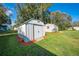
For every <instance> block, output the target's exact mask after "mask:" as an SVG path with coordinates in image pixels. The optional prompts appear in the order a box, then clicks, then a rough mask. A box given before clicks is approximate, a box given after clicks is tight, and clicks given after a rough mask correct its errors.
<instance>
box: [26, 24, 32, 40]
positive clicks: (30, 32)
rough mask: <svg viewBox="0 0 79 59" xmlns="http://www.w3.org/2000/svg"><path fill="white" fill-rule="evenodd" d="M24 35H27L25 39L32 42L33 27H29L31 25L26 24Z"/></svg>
mask: <svg viewBox="0 0 79 59" xmlns="http://www.w3.org/2000/svg"><path fill="white" fill-rule="evenodd" d="M26 33H27V37H28V38H29V39H30V40H33V25H31V24H28V25H27V30H26Z"/></svg>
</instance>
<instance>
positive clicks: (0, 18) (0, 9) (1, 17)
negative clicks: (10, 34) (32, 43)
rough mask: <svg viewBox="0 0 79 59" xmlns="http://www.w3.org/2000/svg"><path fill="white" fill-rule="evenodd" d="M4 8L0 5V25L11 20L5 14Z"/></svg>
mask: <svg viewBox="0 0 79 59" xmlns="http://www.w3.org/2000/svg"><path fill="white" fill-rule="evenodd" d="M4 9H5V8H4V6H3V5H2V4H0V25H1V24H5V23H7V22H8V21H9V20H11V19H10V18H9V17H8V16H7V15H6V13H5V12H4Z"/></svg>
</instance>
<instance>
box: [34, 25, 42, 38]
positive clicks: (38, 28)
mask: <svg viewBox="0 0 79 59" xmlns="http://www.w3.org/2000/svg"><path fill="white" fill-rule="evenodd" d="M42 36H43V26H37V25H34V39H38V38H40V37H42Z"/></svg>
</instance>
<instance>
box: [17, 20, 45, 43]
mask: <svg viewBox="0 0 79 59" xmlns="http://www.w3.org/2000/svg"><path fill="white" fill-rule="evenodd" d="M44 36H45V31H44V23H43V22H41V21H40V20H36V19H30V20H28V21H26V22H24V23H23V24H22V25H20V26H19V27H18V37H19V38H20V39H21V40H22V41H24V42H34V41H38V40H39V39H43V37H44Z"/></svg>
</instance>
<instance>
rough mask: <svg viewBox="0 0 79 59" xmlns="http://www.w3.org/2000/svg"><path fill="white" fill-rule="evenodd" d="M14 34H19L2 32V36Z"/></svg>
mask: <svg viewBox="0 0 79 59" xmlns="http://www.w3.org/2000/svg"><path fill="white" fill-rule="evenodd" d="M13 34H17V33H7V34H0V36H7V35H13Z"/></svg>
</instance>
